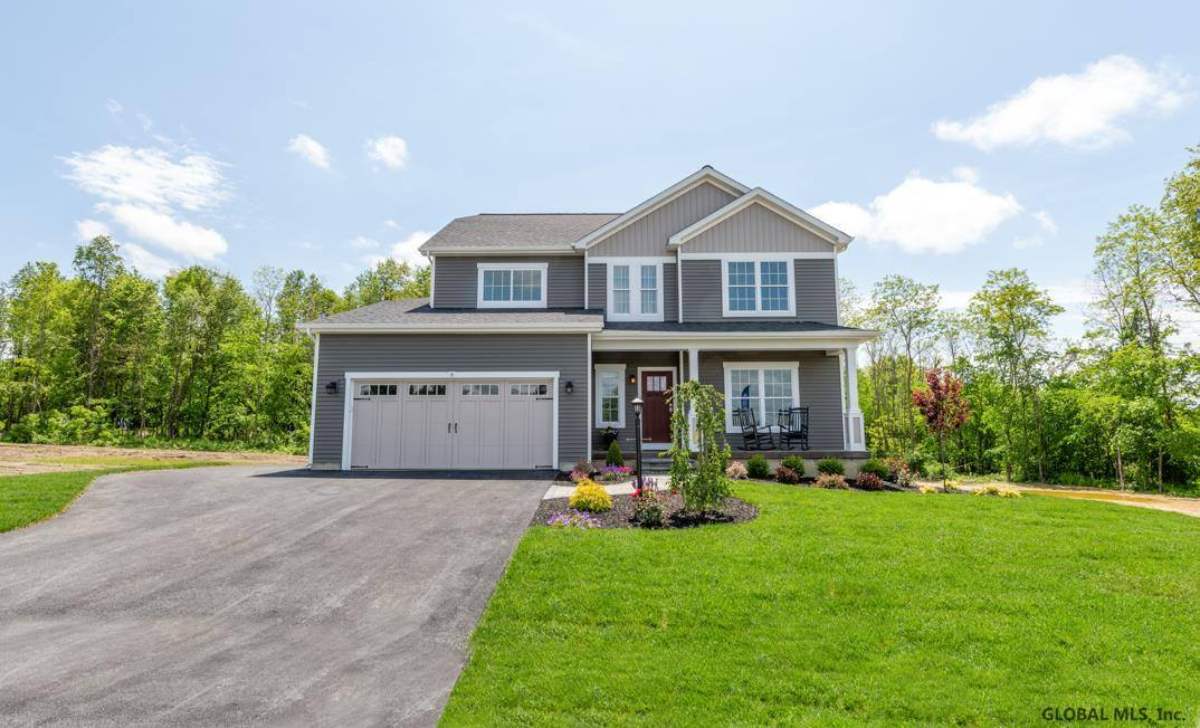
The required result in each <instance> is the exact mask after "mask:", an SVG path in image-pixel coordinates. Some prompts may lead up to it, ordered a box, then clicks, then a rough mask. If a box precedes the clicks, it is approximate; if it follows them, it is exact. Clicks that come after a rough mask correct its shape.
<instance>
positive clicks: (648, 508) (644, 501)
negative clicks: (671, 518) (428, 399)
mask: <svg viewBox="0 0 1200 728" xmlns="http://www.w3.org/2000/svg"><path fill="white" fill-rule="evenodd" d="M631 520H632V521H633V522H634V523H635V524H636V525H638V526H641V527H642V528H662V527H663V526H664V525H666V522H667V510H666V508H665V507H664V506H663V502H662V497H661V496H659V494H658V492H657V491H653V490H650V489H646V490H643V491H639V492H637V493H635V494H634V497H633V517H632V519H631Z"/></svg>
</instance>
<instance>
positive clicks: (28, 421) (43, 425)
mask: <svg viewBox="0 0 1200 728" xmlns="http://www.w3.org/2000/svg"><path fill="white" fill-rule="evenodd" d="M4 435H5V439H6V440H8V441H9V442H32V443H39V444H44V445H116V444H118V443H120V441H121V433H120V432H119V431H118V430H117V429H116V428H115V427H113V425H112V420H111V418H110V417H109V413H108V409H107V408H106V407H105V406H104V405H102V404H98V405H95V406H92V407H85V406H84V405H80V404H77V405H72V406H71V407H68V408H67V409H66V410H47V411H45V412H33V413H30V414H27V415H25V416H24V417H23V418H21V421H20V422H18V423H16V424H15V425H12V426H11V427H9V429H8V431H7V432H5V433H4Z"/></svg>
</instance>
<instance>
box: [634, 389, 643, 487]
mask: <svg viewBox="0 0 1200 728" xmlns="http://www.w3.org/2000/svg"><path fill="white" fill-rule="evenodd" d="M643 404H645V403H644V402H642V398H641V397H637V398H636V399H634V400H633V436H634V438H635V439H636V441H637V487H638V492H639V493H640V492H641V491H642V405H643Z"/></svg>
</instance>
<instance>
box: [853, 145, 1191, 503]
mask: <svg viewBox="0 0 1200 728" xmlns="http://www.w3.org/2000/svg"><path fill="white" fill-rule="evenodd" d="M1189 151H1190V152H1191V153H1192V159H1191V161H1190V162H1189V163H1188V165H1187V167H1186V168H1185V169H1184V170H1183V171H1182V172H1180V173H1179V174H1177V175H1175V176H1174V177H1171V178H1170V179H1169V180H1167V182H1166V185H1165V192H1164V195H1163V198H1162V201H1161V202H1160V204H1159V205H1158V206H1157V207H1156V208H1149V207H1143V206H1134V207H1132V208H1130V209H1129V210H1128V211H1127V212H1126V213H1124V214H1122V215H1121V216H1119V217H1118V218H1117V220H1116V221H1114V222H1113V223H1112V224H1111V225H1109V227H1108V229H1107V231H1106V232H1105V233H1104V234H1103V235H1102V236H1100V237H1099V239H1098V240H1097V244H1096V247H1095V251H1094V258H1093V271H1092V276H1091V278H1092V287H1093V292H1092V300H1091V303H1090V305H1089V307H1088V324H1087V332H1086V334H1085V335H1084V336H1083V337H1082V339H1081V340H1079V341H1073V342H1055V341H1053V340H1052V338H1051V334H1050V329H1051V325H1052V322H1053V319H1054V318H1055V317H1056V316H1058V315H1059V314H1061V313H1062V312H1063V309H1062V308H1061V307H1060V306H1058V305H1057V304H1056V303H1055V302H1054V301H1053V300H1052V298H1051V297H1050V295H1049V294H1048V293H1047V292H1046V291H1045V290H1042V289H1040V288H1038V287H1037V286H1036V285H1034V284H1033V283H1032V282H1031V281H1030V279H1029V277H1028V276H1027V275H1026V274H1025V272H1024V271H1021V270H1017V269H1009V270H1000V271H993V272H991V273H989V275H988V278H987V281H986V283H985V284H984V286H983V287H982V288H981V289H980V290H979V291H978V292H977V293H975V294H974V296H973V297H972V298H971V300H970V303H969V305H968V306H967V308H966V310H965V311H964V312H961V313H959V312H955V313H947V312H945V311H943V310H942V309H941V305H940V304H941V301H940V297H939V292H938V289H937V287H936V286H932V285H924V284H920V283H917V282H915V281H913V280H911V279H908V278H905V277H902V276H888V277H885V278H884V279H882V280H881V281H879V282H878V283H877V284H876V285H875V286H874V288H873V289H872V290H871V291H870V293H869V295H868V296H866V297H865V299H864V298H863V297H859V296H857V295H856V294H855V293H854V292H853V290H852V288H849V287H847V288H846V295H845V296H844V298H845V300H844V301H843V306H844V308H843V310H845V311H849V312H850V314H851V317H852V319H853V323H856V324H858V325H861V326H865V327H869V328H875V329H878V330H880V331H881V332H882V335H881V336H880V338H879V339H878V340H877V341H875V342H873V343H872V344H870V345H868V346H867V347H865V348H866V350H867V351H866V354H867V356H866V360H867V361H866V364H867V366H866V367H865V369H863V370H862V371H861V372H860V376H859V380H858V381H859V388H860V403H861V406H862V409H863V412H864V417H865V420H866V425H867V440H868V445H869V447H870V448H871V450H872V451H873V452H875V453H877V454H880V455H889V456H899V457H904V458H907V459H909V460H910V461H912V463H913V465H923V467H924V469H925V470H926V471H927V472H928V471H931V470H932V471H936V470H937V467H938V466H937V464H936V463H935V462H934V461H935V460H936V453H937V443H936V441H935V440H934V438H933V437H931V435H930V434H929V433H928V432H927V431H926V428H925V425H924V420H923V419H922V417H921V415H920V413H919V412H918V410H917V409H916V407H914V406H913V400H912V392H913V390H914V389H918V388H921V387H924V386H925V384H924V376H923V375H924V370H925V369H927V368H930V367H934V366H943V367H946V368H948V369H949V370H950V371H952V372H953V373H954V374H955V375H957V376H958V377H959V378H960V379H961V380H962V381H963V385H964V386H963V391H964V394H965V397H966V399H967V401H968V403H969V406H970V409H971V416H970V418H969V419H968V421H967V422H966V424H965V425H964V426H963V427H962V428H960V429H959V430H958V431H957V432H955V433H953V435H952V436H951V437H950V438H949V440H948V441H947V442H946V448H947V459H948V462H949V463H950V464H951V465H950V466H948V467H952V468H953V469H955V470H957V471H959V472H963V473H994V472H999V473H1002V474H1004V475H1005V476H1006V477H1007V478H1009V479H1010V480H1024V481H1042V482H1057V483H1067V484H1098V485H1116V486H1120V487H1138V488H1153V489H1171V490H1177V491H1195V490H1197V489H1200V409H1198V406H1200V357H1197V355H1196V353H1195V351H1193V349H1192V348H1191V346H1190V345H1187V344H1185V343H1181V341H1183V340H1186V339H1187V338H1188V337H1193V338H1194V337H1195V334H1196V333H1197V332H1196V331H1195V330H1194V327H1195V324H1194V323H1192V324H1191V326H1192V327H1193V329H1192V330H1190V331H1181V329H1180V323H1179V322H1180V320H1181V319H1183V320H1185V321H1186V320H1187V319H1188V318H1192V317H1195V316H1196V315H1198V314H1200V156H1197V155H1198V153H1200V149H1192V150H1189ZM843 285H845V284H843ZM1194 320H1195V319H1194V318H1193V321H1194ZM1181 334H1182V335H1183V336H1181ZM934 474H937V473H934Z"/></svg>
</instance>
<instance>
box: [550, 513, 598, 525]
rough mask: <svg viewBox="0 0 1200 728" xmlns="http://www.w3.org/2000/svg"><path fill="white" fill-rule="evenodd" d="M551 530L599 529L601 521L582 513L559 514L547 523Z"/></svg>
mask: <svg viewBox="0 0 1200 728" xmlns="http://www.w3.org/2000/svg"><path fill="white" fill-rule="evenodd" d="M546 525H548V526H550V527H551V528H599V527H600V521H599V520H597V519H596V518H594V517H592V516H589V515H588V514H586V513H583V512H580V511H567V512H566V513H559V514H558V515H557V516H555V517H554V518H551V519H550V520H549V521H547V522H546Z"/></svg>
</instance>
